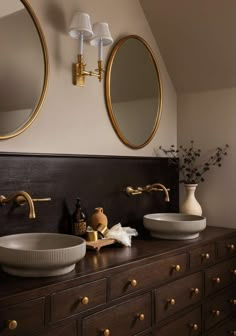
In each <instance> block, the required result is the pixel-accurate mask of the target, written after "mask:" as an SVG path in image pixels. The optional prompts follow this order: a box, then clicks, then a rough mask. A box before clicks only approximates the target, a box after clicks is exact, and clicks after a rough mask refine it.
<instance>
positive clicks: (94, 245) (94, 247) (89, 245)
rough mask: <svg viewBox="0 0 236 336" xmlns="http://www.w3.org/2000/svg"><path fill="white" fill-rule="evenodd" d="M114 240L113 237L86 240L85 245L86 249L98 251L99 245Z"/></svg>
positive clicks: (113, 241)
mask: <svg viewBox="0 0 236 336" xmlns="http://www.w3.org/2000/svg"><path fill="white" fill-rule="evenodd" d="M115 242H116V241H115V239H98V240H96V241H86V246H87V248H88V249H92V250H96V251H99V250H100V248H101V247H103V246H107V245H112V244H114V243H115Z"/></svg>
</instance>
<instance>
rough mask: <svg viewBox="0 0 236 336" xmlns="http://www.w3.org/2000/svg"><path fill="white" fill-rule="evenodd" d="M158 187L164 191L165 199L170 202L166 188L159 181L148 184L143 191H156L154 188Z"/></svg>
mask: <svg viewBox="0 0 236 336" xmlns="http://www.w3.org/2000/svg"><path fill="white" fill-rule="evenodd" d="M158 187H159V188H161V189H162V190H163V191H164V193H165V201H166V202H170V196H169V192H168V189H167V188H166V187H165V186H164V185H163V184H161V183H154V184H149V185H147V186H146V187H145V191H147V192H150V191H156V190H159V189H158Z"/></svg>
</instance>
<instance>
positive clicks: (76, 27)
mask: <svg viewBox="0 0 236 336" xmlns="http://www.w3.org/2000/svg"><path fill="white" fill-rule="evenodd" d="M68 32H69V35H70V36H71V37H73V38H76V39H79V38H80V36H81V35H83V38H84V39H86V40H87V39H89V38H91V37H92V36H93V31H92V27H91V23H90V17H89V15H88V14H86V13H82V12H75V13H74V15H73V17H72V20H71V24H70V27H69V31H68Z"/></svg>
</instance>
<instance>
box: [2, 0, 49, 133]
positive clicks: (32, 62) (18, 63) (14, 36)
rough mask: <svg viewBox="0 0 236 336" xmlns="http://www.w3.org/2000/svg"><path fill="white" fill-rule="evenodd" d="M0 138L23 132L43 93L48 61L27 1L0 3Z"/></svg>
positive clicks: (35, 111)
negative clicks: (0, 46)
mask: <svg viewBox="0 0 236 336" xmlns="http://www.w3.org/2000/svg"><path fill="white" fill-rule="evenodd" d="M0 41H1V45H2V46H3V47H2V48H1V53H0V95H1V99H0V139H6V138H10V137H12V136H15V135H17V134H19V133H21V132H22V131H24V130H25V129H26V128H27V127H28V126H29V125H30V124H31V123H32V121H33V120H34V118H35V117H36V115H37V113H38V111H39V108H40V106H41V103H42V100H43V97H44V95H45V90H46V83H47V75H48V69H47V67H48V63H47V50H46V45H45V40H44V38H43V35H42V31H41V28H40V26H39V23H38V21H37V18H36V17H35V14H34V13H33V11H32V9H31V7H30V6H29V4H28V2H27V1H25V0H23V1H20V0H11V1H9V0H1V2H0Z"/></svg>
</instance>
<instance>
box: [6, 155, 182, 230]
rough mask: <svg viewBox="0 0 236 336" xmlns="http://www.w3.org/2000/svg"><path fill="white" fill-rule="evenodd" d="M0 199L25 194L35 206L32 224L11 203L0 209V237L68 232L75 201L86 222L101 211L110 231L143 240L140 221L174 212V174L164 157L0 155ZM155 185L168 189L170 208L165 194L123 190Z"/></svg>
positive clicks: (24, 208)
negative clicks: (127, 231)
mask: <svg viewBox="0 0 236 336" xmlns="http://www.w3.org/2000/svg"><path fill="white" fill-rule="evenodd" d="M0 162H1V164H0V194H2V195H5V196H9V195H10V194H12V193H14V192H16V191H18V190H25V191H27V192H28V193H29V194H30V195H31V196H32V197H33V198H44V197H51V198H52V201H50V202H40V203H39V202H38V203H35V211H36V219H29V218H28V208H27V206H22V207H17V208H16V207H14V206H13V203H11V204H7V205H5V206H2V207H0V235H6V234H14V233H22V232H61V233H70V232H71V222H70V218H71V214H72V212H73V211H74V206H75V199H76V197H77V196H79V197H80V198H81V199H82V205H83V207H84V209H86V214H87V216H88V217H89V216H90V215H91V214H92V212H93V209H94V208H95V207H103V208H104V212H105V213H106V215H107V216H108V221H109V226H112V225H114V224H116V223H119V222H120V223H121V224H122V226H131V227H135V228H136V229H137V230H138V231H139V234H140V236H143V235H146V234H147V233H146V232H145V230H144V228H143V225H142V218H143V215H144V214H147V213H153V212H176V211H178V203H179V200H178V194H179V186H178V171H177V169H176V167H175V166H173V165H172V164H171V162H170V161H169V159H168V158H156V157H119V156H76V155H41V154H14V153H0ZM154 182H159V183H163V184H164V185H165V186H166V187H168V188H170V189H171V191H170V200H171V201H170V203H167V202H165V201H164V193H163V192H151V193H145V194H142V195H137V196H132V197H129V196H127V195H126V194H125V193H124V191H123V190H124V188H125V187H126V186H129V185H131V186H145V185H147V184H151V183H154Z"/></svg>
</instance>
